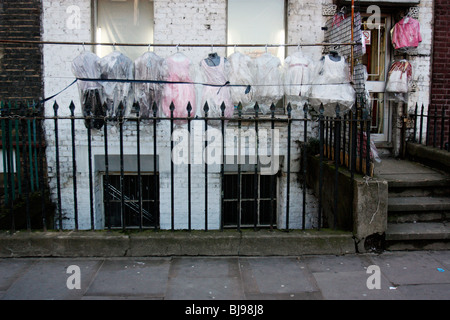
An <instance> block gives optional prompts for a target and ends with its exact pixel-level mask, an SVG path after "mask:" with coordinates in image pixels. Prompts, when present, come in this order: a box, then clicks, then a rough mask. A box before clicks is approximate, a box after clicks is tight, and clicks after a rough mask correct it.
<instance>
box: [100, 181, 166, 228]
mask: <svg viewBox="0 0 450 320" xmlns="http://www.w3.org/2000/svg"><path fill="white" fill-rule="evenodd" d="M155 179H156V180H157V181H156V182H155ZM106 181H107V180H106V175H104V176H103V183H104V184H103V186H104V188H103V202H104V206H105V215H106V216H107V214H108V213H109V214H110V216H109V217H110V223H111V227H112V228H122V227H123V223H125V226H126V227H127V228H130V227H131V228H133V227H136V228H137V227H139V226H140V225H141V221H142V226H143V227H146V228H150V227H154V226H155V223H157V221H158V219H157V215H158V213H159V202H158V191H157V190H159V176H158V175H156V176H155V175H154V174H142V175H141V185H142V188H141V190H142V202H141V208H142V209H141V210H142V215H141V214H140V212H141V210H140V206H139V202H140V197H139V190H140V188H139V179H138V175H137V174H126V175H124V179H123V186H122V188H121V176H120V174H110V175H109V176H108V182H109V188H107V187H106ZM155 183H156V190H155ZM121 190H123V199H124V206H123V211H122V193H121ZM155 202H156V203H155ZM108 204H109V207H107V206H108ZM107 208H108V209H107ZM106 210H108V212H106ZM106 219H107V218H106ZM141 219H142V220H141Z"/></svg>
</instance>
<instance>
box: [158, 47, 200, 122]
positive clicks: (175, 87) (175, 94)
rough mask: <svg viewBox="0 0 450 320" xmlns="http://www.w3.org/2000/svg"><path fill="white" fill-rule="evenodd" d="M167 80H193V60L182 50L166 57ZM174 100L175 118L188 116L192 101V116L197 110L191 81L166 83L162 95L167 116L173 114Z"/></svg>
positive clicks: (163, 108) (164, 111)
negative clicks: (188, 108)
mask: <svg viewBox="0 0 450 320" xmlns="http://www.w3.org/2000/svg"><path fill="white" fill-rule="evenodd" d="M165 64H166V67H167V70H166V72H165V74H166V79H165V80H166V81H173V82H192V77H193V75H192V71H191V61H190V60H189V58H188V57H187V56H186V55H184V54H183V53H181V52H177V53H175V54H173V55H171V56H170V57H168V58H166V60H165ZM172 102H173V104H174V107H175V109H174V111H173V116H174V118H186V117H187V116H188V111H187V105H188V102H190V103H191V107H192V111H191V117H193V116H194V115H195V112H196V95H195V86H194V84H191V83H166V84H164V89H163V96H162V102H161V105H162V110H163V113H164V115H165V116H166V117H170V116H171V111H170V104H171V103H172Z"/></svg>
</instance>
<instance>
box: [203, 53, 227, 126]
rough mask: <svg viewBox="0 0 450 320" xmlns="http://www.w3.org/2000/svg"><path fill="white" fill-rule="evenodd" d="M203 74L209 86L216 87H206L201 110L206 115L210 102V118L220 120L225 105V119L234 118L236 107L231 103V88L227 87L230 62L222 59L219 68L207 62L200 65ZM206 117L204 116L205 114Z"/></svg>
mask: <svg viewBox="0 0 450 320" xmlns="http://www.w3.org/2000/svg"><path fill="white" fill-rule="evenodd" d="M200 66H201V72H202V74H203V76H204V78H205V81H206V83H207V84H212V85H214V86H208V85H206V86H204V88H203V94H202V105H201V110H202V112H203V113H204V109H203V108H204V106H205V103H206V102H208V107H209V110H208V118H219V117H221V116H222V110H221V109H220V106H221V105H222V103H225V117H226V118H229V117H232V116H233V112H234V106H233V103H232V102H231V93H230V87H228V86H225V83H226V82H227V81H228V75H227V73H228V72H227V70H229V67H230V66H229V62H228V61H226V60H225V58H223V57H220V63H219V64H218V65H217V66H209V65H208V64H207V63H206V61H205V60H202V62H201V63H200ZM203 115H204V114H203Z"/></svg>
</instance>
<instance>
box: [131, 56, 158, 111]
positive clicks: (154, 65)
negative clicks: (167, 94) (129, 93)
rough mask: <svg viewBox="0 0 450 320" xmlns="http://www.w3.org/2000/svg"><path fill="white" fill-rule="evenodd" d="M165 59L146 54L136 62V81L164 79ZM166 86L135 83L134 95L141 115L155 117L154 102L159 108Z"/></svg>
mask: <svg viewBox="0 0 450 320" xmlns="http://www.w3.org/2000/svg"><path fill="white" fill-rule="evenodd" d="M163 63H164V59H163V58H161V57H160V56H158V55H157V54H156V53H154V52H146V53H144V54H143V55H142V56H140V57H139V58H138V59H137V60H136V61H135V62H134V68H135V74H134V78H135V79H136V80H154V81H161V80H163V79H164V74H163V73H164V71H163V69H162V68H163ZM163 87H164V85H163V84H161V83H147V82H146V83H135V85H134V93H135V97H136V102H138V103H139V107H140V115H141V116H143V117H148V116H153V102H155V103H156V105H157V106H158V107H159V106H160V104H161V94H162V90H163Z"/></svg>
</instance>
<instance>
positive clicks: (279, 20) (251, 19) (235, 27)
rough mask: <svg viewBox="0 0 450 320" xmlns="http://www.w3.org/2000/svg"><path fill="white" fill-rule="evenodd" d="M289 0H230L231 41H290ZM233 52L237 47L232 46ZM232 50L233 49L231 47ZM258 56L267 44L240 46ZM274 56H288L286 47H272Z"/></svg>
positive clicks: (243, 51)
mask: <svg viewBox="0 0 450 320" xmlns="http://www.w3.org/2000/svg"><path fill="white" fill-rule="evenodd" d="M285 6H286V1H285V0H228V44H284V43H285V42H286V24H285V21H286V8H285ZM228 50H229V52H228V53H229V54H230V53H232V52H233V48H229V49H228ZM230 50H231V51H230ZM239 50H240V51H241V52H242V53H246V54H248V55H249V56H251V57H257V56H259V55H261V54H263V53H264V52H265V50H266V49H265V48H264V47H245V48H239ZM267 51H268V52H270V53H272V54H273V55H274V56H277V57H278V58H280V60H281V61H283V60H284V58H285V47H284V46H280V47H268V48H267Z"/></svg>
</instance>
